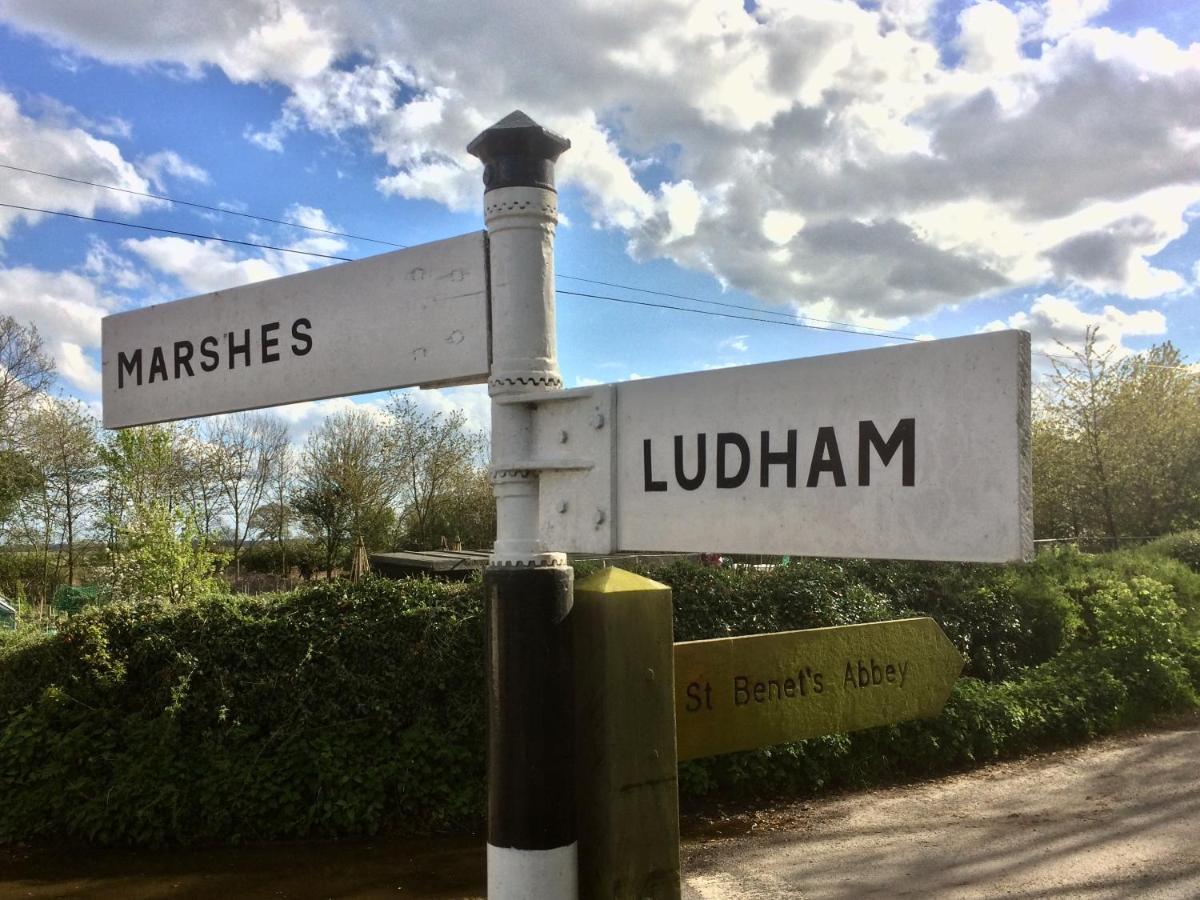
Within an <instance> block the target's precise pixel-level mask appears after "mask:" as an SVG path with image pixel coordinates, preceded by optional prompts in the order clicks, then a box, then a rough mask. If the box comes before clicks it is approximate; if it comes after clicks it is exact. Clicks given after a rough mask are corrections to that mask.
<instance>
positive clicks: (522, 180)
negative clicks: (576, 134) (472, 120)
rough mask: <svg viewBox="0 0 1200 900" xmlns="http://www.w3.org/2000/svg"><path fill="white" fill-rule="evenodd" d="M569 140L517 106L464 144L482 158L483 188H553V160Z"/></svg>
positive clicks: (567, 146)
mask: <svg viewBox="0 0 1200 900" xmlns="http://www.w3.org/2000/svg"><path fill="white" fill-rule="evenodd" d="M570 146H571V142H570V141H569V140H567V139H566V138H565V137H563V136H562V135H561V134H557V133H555V132H553V131H551V130H550V129H549V128H543V127H542V126H541V125H539V124H538V123H537V122H535V121H533V119H531V118H529V116H527V115H525V113H523V112H521V111H520V110H519V109H518V110H514V111H513V112H510V113H509V114H508V115H507V116H505V117H504V118H503V119H501V120H500V121H499V122H497V123H496V124H495V125H493V126H492V127H491V128H489V129H487V130H486V131H484V132H483V133H482V134H480V135H479V136H478V137H477V138H475V140H473V141H471V143H469V144H467V152H468V153H470V154H471V155H472V156H477V157H479V159H481V160H482V161H483V188H484V191H485V192H487V191H494V190H496V189H497V188H504V187H539V188H546V189H547V190H551V191H552V190H554V161H555V160H556V159H558V157H559V156H560V155H561V154H562V152H563V151H564V150H567V149H568V148H569V147H570Z"/></svg>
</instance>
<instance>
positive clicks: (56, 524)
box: [26, 399, 100, 584]
mask: <svg viewBox="0 0 1200 900" xmlns="http://www.w3.org/2000/svg"><path fill="white" fill-rule="evenodd" d="M26 423H27V435H28V440H29V442H30V458H31V459H32V460H34V461H35V466H36V468H37V472H38V483H39V486H40V488H41V501H42V502H41V503H40V504H39V506H40V508H41V510H42V511H43V513H44V523H45V526H46V527H45V530H44V537H45V539H46V541H47V546H48V542H49V539H50V538H51V537H52V536H54V538H55V539H56V540H57V541H58V543H59V554H60V555H61V553H62V551H63V550H64V549H65V551H66V557H67V558H66V568H67V576H66V577H67V584H74V583H75V576H76V569H77V562H78V554H77V550H76V543H77V540H78V537H79V535H80V531H81V526H82V523H83V522H84V521H85V520H86V518H87V517H88V516H89V514H90V512H91V509H92V506H93V497H94V489H95V487H96V482H97V480H98V478H99V475H100V460H99V438H98V435H97V430H98V423H97V422H96V419H95V418H94V417H93V416H92V414H91V413H90V412H89V411H88V410H87V408H86V407H84V405H83V404H82V403H80V402H79V401H77V400H67V399H60V400H53V401H49V402H46V403H44V404H42V405H41V406H40V407H39V408H37V409H36V410H35V411H34V412H32V413H30V414H29V415H28V416H27V418H26Z"/></svg>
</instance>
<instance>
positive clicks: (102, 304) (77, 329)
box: [0, 266, 119, 395]
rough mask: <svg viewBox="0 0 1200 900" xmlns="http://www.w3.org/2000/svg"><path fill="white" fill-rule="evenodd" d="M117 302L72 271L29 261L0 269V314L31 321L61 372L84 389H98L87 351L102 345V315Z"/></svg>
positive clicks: (21, 320)
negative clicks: (37, 266) (53, 269)
mask: <svg viewBox="0 0 1200 900" xmlns="http://www.w3.org/2000/svg"><path fill="white" fill-rule="evenodd" d="M118 306H119V303H118V301H117V300H116V299H115V298H113V297H110V296H107V295H104V294H102V293H100V292H99V291H97V289H96V286H95V284H94V283H93V282H92V281H91V280H90V279H88V278H84V277H82V276H80V275H77V274H75V273H73V272H47V271H43V270H41V269H34V268H30V267H27V266H22V267H16V268H9V269H2V268H0V315H7V316H13V317H14V318H15V319H16V320H17V321H18V322H21V323H23V324H32V325H34V326H35V327H36V328H37V329H38V333H39V334H40V335H41V336H42V339H43V341H44V342H45V346H46V349H47V351H48V352H49V353H50V354H51V356H52V357H53V358H54V361H55V363H56V365H57V367H58V372H59V374H60V375H61V376H62V377H63V378H65V379H66V380H67V381H68V382H69V383H70V384H72V385H73V386H74V387H76V388H78V389H79V390H81V391H83V392H84V393H85V394H89V395H95V394H96V393H98V391H99V387H100V382H99V377H100V375H99V371H98V370H97V369H96V366H95V363H93V362H92V360H91V358H90V356H89V355H88V353H89V351H92V350H95V349H96V348H98V347H99V346H100V319H101V318H103V317H104V316H105V315H107V314H108V313H110V312H113V311H115V310H116V309H117V308H118Z"/></svg>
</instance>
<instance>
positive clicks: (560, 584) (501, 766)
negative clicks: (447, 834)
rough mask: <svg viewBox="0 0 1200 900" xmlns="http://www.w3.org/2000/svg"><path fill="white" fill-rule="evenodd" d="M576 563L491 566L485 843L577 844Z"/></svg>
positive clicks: (538, 847)
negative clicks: (566, 565) (572, 618)
mask: <svg viewBox="0 0 1200 900" xmlns="http://www.w3.org/2000/svg"><path fill="white" fill-rule="evenodd" d="M573 580H574V572H573V570H572V569H570V568H557V567H547V568H525V567H514V568H511V569H510V568H491V569H488V571H487V573H486V574H485V576H484V584H485V586H486V588H487V648H488V663H489V664H488V676H487V684H488V701H489V702H488V843H489V844H491V845H492V846H494V847H511V848H514V849H517V850H553V849H554V848H556V847H565V846H568V845H569V844H572V843H574V842H575V771H574V756H575V725H574V721H575V720H574V698H575V677H574V663H573V657H572V648H573V642H572V640H571V622H570V618H569V616H570V612H571V604H572V584H573Z"/></svg>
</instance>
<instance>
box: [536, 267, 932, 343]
mask: <svg viewBox="0 0 1200 900" xmlns="http://www.w3.org/2000/svg"><path fill="white" fill-rule="evenodd" d="M557 277H559V278H569V279H571V280H572V281H585V282H587V283H588V284H601V285H604V286H605V287H612V288H622V289H624V290H629V291H637V292H639V293H642V294H653V295H654V296H656V297H671V298H674V299H676V300H690V301H692V302H694V303H707V304H709V305H710V306H723V307H726V308H728V309H741V310H745V311H746V312H753V313H761V314H763V315H768V316H785V317H786V318H787V319H788V320H793V319H795V318H796V316H794V315H793V314H792V313H788V312H780V311H776V310H773V309H763V308H762V307H758V306H744V305H742V304H738V303H726V302H723V301H721V300H705V299H704V298H702V297H692V296H690V295H688V294H675V293H672V292H670V291H657V290H652V289H650V288H644V287H637V286H636V285H632V284H620V283H619V282H615V281H599V280H597V279H595V278H583V277H581V276H579V275H558V276H557ZM802 318H804V319H805V320H806V321H808V322H819V323H821V324H822V325H837V326H840V327H842V328H850V329H859V330H856V331H854V332H853V333H854V334H864V333H866V332H873V333H875V334H878V335H880V336H881V337H898V338H905V339H907V340H911V341H915V340H919V338H918V337H917V336H916V335H915V334H907V333H905V332H903V331H892V330H891V329H887V328H873V327H871V326H870V325H855V324H854V323H852V322H838V321H835V320H833V319H818V318H815V317H813V316H802ZM787 324H794V322H791V321H789V322H788V323H787ZM829 330H835V329H829Z"/></svg>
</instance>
